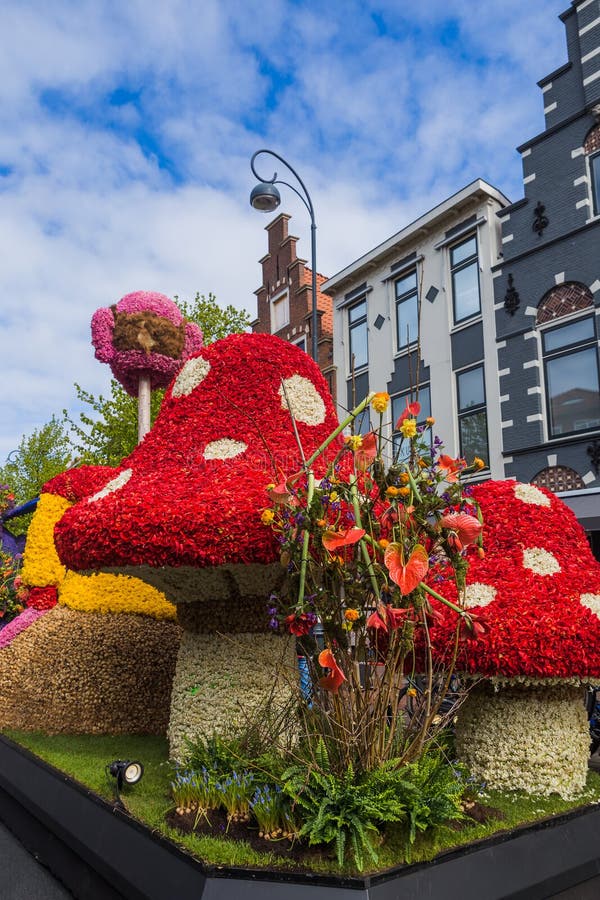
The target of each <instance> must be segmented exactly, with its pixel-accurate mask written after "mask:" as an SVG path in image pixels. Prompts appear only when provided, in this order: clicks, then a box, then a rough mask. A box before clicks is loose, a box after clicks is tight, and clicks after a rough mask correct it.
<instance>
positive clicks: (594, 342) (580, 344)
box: [539, 154, 600, 441]
mask: <svg viewBox="0 0 600 900" xmlns="http://www.w3.org/2000/svg"><path fill="white" fill-rule="evenodd" d="M598 155H599V156H600V154H598ZM586 319H587V320H589V321H590V323H591V325H592V334H591V336H590V337H588V338H582V339H580V340H578V341H572V342H571V343H570V344H565V345H564V346H562V347H558V348H556V349H554V350H546V335H547V334H549V333H552V332H553V331H558V330H559V329H560V328H565V327H568V326H569V325H573V324H575V323H577V322H583V321H585V320H586ZM539 333H540V351H541V357H542V367H543V373H544V394H545V404H544V406H545V411H546V428H547V434H548V440H549V441H556V440H560V439H561V438H565V437H574V436H577V435H584V434H589V433H590V432H594V431H598V430H599V429H600V423H599V424H598V425H592V426H589V427H587V428H580V429H576V430H571V431H561V432H559V433H555V432H554V429H553V421H554V419H553V415H552V396H551V393H550V382H549V379H548V363H551V362H552V361H554V360H556V359H561V358H562V357H566V356H570V355H572V354H575V353H581V352H582V351H584V350H594V351H595V354H594V358H595V361H596V382H597V384H598V398H599V403H600V359H599V354H598V334H597V328H596V316H595V315H594V310H593V309H592V310H590V311H588V312H587V314H586V315H580V316H576V317H574V318H572V317H570V316H568V317H567V316H564V317H562V318H560V319H558V321H554V322H552V323H547V324H546V325H544V326H542V327H540V328H539Z"/></svg>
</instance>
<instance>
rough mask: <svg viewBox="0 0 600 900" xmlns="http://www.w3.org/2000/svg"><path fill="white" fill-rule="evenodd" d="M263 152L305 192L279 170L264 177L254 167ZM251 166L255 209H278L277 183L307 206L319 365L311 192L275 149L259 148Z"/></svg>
mask: <svg viewBox="0 0 600 900" xmlns="http://www.w3.org/2000/svg"><path fill="white" fill-rule="evenodd" d="M261 153H268V154H269V156H274V157H275V159H278V160H279V162H281V163H283V165H284V166H285V167H286V168H287V169H289V171H290V172H291V173H292V175H293V176H294V178H295V179H296V181H297V182H298V184H299V185H300V187H301V188H302V190H303V192H304V193H303V194H301V193H300V191H299V190H297V189H296V188H295V187H294V185H293V184H289V183H288V182H287V181H282V180H281V179H278V178H277V172H275V174H274V175H273V177H272V178H266V179H263V178H261V177H260V175H259V174H258V172H257V171H256V169H255V168H254V160H255V159H256V157H257V156H259V155H260V154H261ZM250 168H251V169H252V174H253V175H254V177H255V178H256V180H257V181H258V184H257V185H255V187H254V188H253V189H252V193H251V194H250V204H251V206H253V207H254V209H259V210H260V211H261V212H273V211H274V210H276V209H277V207H278V206H279V204H280V203H281V196H280V194H279V191H278V190H277V188H276V187H275V185H276V184H285V186H286V187H289V188H290V190H292V191H293V192H294V193H295V194H296V196H297V197H300V199H301V200H302V202H303V203H304V205H305V207H306V208H307V210H308V214H309V216H310V251H311V267H312V317H311V332H312V358H313V359H314V361H315V362H316V363H317V365H318V346H317V321H318V319H317V226H316V224H315V211H314V209H313V205H312V200H311V199H310V194H309V193H308V191H307V190H306V185H305V184H304V182H303V181H302V179H301V178H300V176H299V175H298V173H297V172H296V171H295V169H293V168H292V167H291V166H290V164H289V163H288V162H286V160H285V159H284V158H283V157H282V156H279V154H278V153H274V152H273V150H257V151H256V153H255V154H254V156H253V157H252V159H251V160H250Z"/></svg>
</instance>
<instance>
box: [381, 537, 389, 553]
mask: <svg viewBox="0 0 600 900" xmlns="http://www.w3.org/2000/svg"><path fill="white" fill-rule="evenodd" d="M389 545H390V542H389V541H388V539H387V538H381V540H380V541H379V546H380V547H381V549H382V550H385V548H386V547H389Z"/></svg>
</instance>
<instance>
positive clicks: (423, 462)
mask: <svg viewBox="0 0 600 900" xmlns="http://www.w3.org/2000/svg"><path fill="white" fill-rule="evenodd" d="M417 462H418V464H419V468H420V469H426V468H427V463H426V462H425V460H424V459H418V460H417Z"/></svg>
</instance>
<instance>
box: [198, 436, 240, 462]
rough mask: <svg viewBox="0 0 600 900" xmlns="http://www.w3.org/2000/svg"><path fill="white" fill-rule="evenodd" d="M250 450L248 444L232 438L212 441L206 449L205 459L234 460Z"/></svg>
mask: <svg viewBox="0 0 600 900" xmlns="http://www.w3.org/2000/svg"><path fill="white" fill-rule="evenodd" d="M247 449H248V444H244V442H243V441H233V440H231V438H221V439H220V440H218V441H211V442H210V444H207V445H206V447H205V448H204V459H233V458H234V456H239V455H240V453H243V452H244V450H247Z"/></svg>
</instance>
